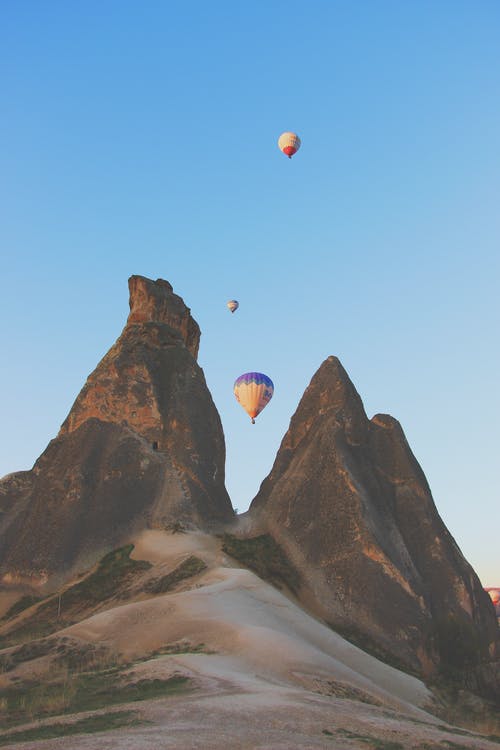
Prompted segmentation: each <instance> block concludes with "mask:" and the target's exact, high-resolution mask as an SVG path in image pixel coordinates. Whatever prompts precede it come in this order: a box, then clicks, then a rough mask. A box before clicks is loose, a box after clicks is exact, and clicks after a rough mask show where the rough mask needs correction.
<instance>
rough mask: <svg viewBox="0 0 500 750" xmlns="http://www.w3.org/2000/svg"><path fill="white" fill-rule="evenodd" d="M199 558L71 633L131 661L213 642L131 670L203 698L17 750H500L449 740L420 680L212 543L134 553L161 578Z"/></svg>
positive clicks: (156, 538) (162, 541)
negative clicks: (191, 570)
mask: <svg viewBox="0 0 500 750" xmlns="http://www.w3.org/2000/svg"><path fill="white" fill-rule="evenodd" d="M190 554H196V555H197V556H198V557H200V558H202V559H203V560H204V561H205V562H206V563H207V565H208V570H207V571H206V572H205V573H204V574H203V575H201V576H198V577H197V578H196V580H195V582H194V583H193V581H192V580H191V581H188V582H185V583H184V585H183V586H181V587H179V588H178V589H177V591H175V592H174V593H168V594H164V595H161V596H156V597H152V598H148V599H146V598H145V599H142V600H141V601H134V602H132V603H127V604H124V605H121V606H117V607H115V608H113V609H109V610H106V611H104V612H102V613H99V614H97V615H95V616H93V617H91V618H89V619H87V620H84V621H83V622H81V623H78V624H77V625H74V626H72V627H70V628H67V629H66V631H62V632H65V633H66V634H72V635H74V636H77V637H78V638H81V639H84V640H85V641H90V642H104V643H105V644H107V645H108V646H109V647H110V648H111V649H113V650H116V652H119V653H120V654H121V655H122V656H123V657H124V658H125V659H126V660H134V659H138V658H143V659H144V657H146V656H147V655H150V654H151V653H152V652H153V651H155V650H156V649H159V648H161V647H163V646H165V645H167V644H172V643H176V642H179V641H183V642H189V643H190V644H191V645H192V646H197V645H199V644H204V653H182V654H177V655H175V656H173V655H168V656H161V657H157V658H154V659H149V660H146V661H142V662H141V663H138V664H137V665H135V666H134V667H133V671H134V673H135V674H136V675H137V676H138V678H141V677H144V676H148V677H167V676H169V675H171V674H173V673H175V672H180V673H183V674H186V675H188V676H190V677H191V678H192V680H193V683H194V685H195V687H196V690H195V691H194V692H192V693H190V694H188V695H187V696H175V697H171V698H167V699H158V700H155V701H148V702H145V703H140V704H132V706H131V707H133V708H134V709H136V710H139V711H140V712H141V715H142V716H143V717H144V718H145V719H148V720H149V721H151V722H152V724H151V725H146V726H144V727H139V728H137V729H133V730H128V731H126V730H117V731H114V732H111V733H103V734H100V735H89V736H83V735H82V736H75V737H71V738H68V740H65V739H64V738H63V739H60V740H47V741H46V742H43V743H42V742H39V743H24V744H22V745H16V747H18V748H26V749H28V748H62V747H70V748H72V750H73V749H74V750H79V749H80V748H82V749H83V748H92V749H94V748H103V749H106V748H115V747H116V748H133V749H134V750H142V749H143V748H144V749H145V748H155V749H156V748H183V749H187V748H207V749H210V748H214V749H215V748H224V749H226V748H227V749H228V750H230V749H232V748H235V750H238V749H241V750H243V749H247V748H248V750H250V748H259V749H260V750H271V748H272V750H279V749H281V748H282V749H283V750H284V749H285V748H286V749H287V750H289V749H290V748H318V747H319V748H332V747H333V748H364V750H366V749H367V748H369V747H376V745H374V744H370V742H369V738H372V740H373V739H374V738H379V739H380V738H385V740H387V741H391V742H399V743H400V747H404V748H406V747H408V748H411V747H415V748H417V747H418V746H419V744H420V746H422V743H428V744H427V746H428V747H429V748H430V747H435V748H443V749H444V748H449V747H450V745H446V744H442V743H443V742H444V741H445V740H446V739H448V740H449V741H450V742H451V741H453V742H455V744H456V746H457V747H462V748H465V747H471V748H472V747H475V748H488V747H492V748H493V747H496V748H498V745H494V744H492V743H489V742H487V741H486V740H484V739H475V738H474V737H473V736H472V735H471V736H468V737H465V736H464V735H463V734H462V735H459V736H457V735H454V734H453V733H451V734H447V732H446V731H445V729H446V728H445V727H444V726H443V725H444V722H442V721H440V720H438V719H436V718H435V717H434V716H432V715H430V714H429V713H427V712H426V711H425V706H426V705H430V702H431V699H432V696H431V694H430V693H429V691H428V689H427V688H426V687H425V685H424V684H423V683H422V682H421V681H419V680H417V679H415V678H414V677H411V676H409V675H407V674H404V673H402V672H399V671H398V670H396V669H393V668H392V667H389V666H387V665H385V664H383V663H382V662H380V661H378V660H377V659H375V658H373V657H372V656H369V655H368V654H366V653H364V652H363V651H361V650H360V649H358V648H356V647H355V646H353V645H352V644H350V643H348V642H347V641H345V640H344V639H343V638H341V637H340V636H339V635H337V634H336V633H334V632H332V631H331V630H330V629H329V628H327V627H326V626H325V625H323V624H322V623H320V622H318V621H317V620H315V619H314V618H312V617H310V616H309V615H308V614H306V613H305V612H304V611H303V610H302V609H300V608H299V607H298V606H297V605H296V604H295V603H294V602H293V601H292V600H291V599H289V598H287V597H286V596H284V595H283V594H282V593H280V592H279V591H277V590H276V589H274V588H273V587H272V586H270V585H268V584H267V583H265V582H264V581H262V580H261V579H259V578H258V577H257V576H256V575H254V574H253V573H251V572H250V571H248V570H245V569H240V568H238V567H237V566H236V563H235V562H234V561H231V560H229V559H227V558H226V557H225V556H224V554H223V553H221V551H220V545H219V542H218V540H217V539H215V538H214V537H210V536H207V535H204V534H201V533H193V534H176V535H172V534H168V533H166V532H159V531H151V532H145V533H144V534H142V536H141V537H140V538H139V539H138V540H137V543H136V548H135V550H134V557H135V558H136V559H147V560H150V561H151V562H152V563H154V564H155V566H157V567H158V569H159V570H160V571H161V570H163V569H165V570H168V569H172V568H173V567H174V566H175V565H178V564H179V563H180V562H181V561H182V560H183V559H185V558H186V557H188V556H189V555H190ZM183 588H184V590H182V589H183ZM450 729H451V728H450ZM451 731H452V730H451ZM349 734H350V735H351V736H349ZM354 735H356V736H354ZM363 738H364V739H363ZM429 743H430V744H429ZM379 747H380V745H379ZM393 747H397V746H393Z"/></svg>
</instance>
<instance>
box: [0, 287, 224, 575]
mask: <svg viewBox="0 0 500 750" xmlns="http://www.w3.org/2000/svg"><path fill="white" fill-rule="evenodd" d="M129 289H130V315H129V317H128V321H127V324H126V326H125V328H124V330H123V332H122V334H121V336H120V337H119V339H118V340H117V341H116V343H115V344H114V345H113V346H112V347H111V349H110V350H109V351H108V353H107V354H106V355H105V356H104V358H103V359H102V360H101V362H100V363H99V364H98V365H97V367H96V369H95V370H94V372H93V373H92V374H91V375H90V376H89V378H88V379H87V382H86V383H85V385H84V387H83V388H82V390H81V392H80V394H79V395H78V397H77V399H76V401H75V403H74V404H73V407H72V408H71V411H70V413H69V415H68V417H67V418H66V420H65V421H64V423H63V425H62V427H61V430H60V432H59V435H58V436H57V438H56V439H54V440H52V442H51V443H50V444H49V446H48V447H47V449H46V450H45V452H44V453H43V454H42V456H40V458H39V459H38V460H37V462H36V463H35V466H34V467H33V469H32V470H31V471H29V472H19V473H17V474H13V475H10V476H8V477H6V478H5V479H4V480H2V481H1V482H0V581H3V582H4V583H9V582H21V581H26V582H31V583H43V582H44V581H45V580H47V579H48V578H49V579H50V577H51V576H53V574H54V573H55V572H57V573H58V574H59V575H63V574H64V572H65V571H69V570H71V569H72V568H74V566H75V565H77V564H78V565H80V564H84V563H89V562H90V563H91V562H93V561H94V560H95V558H96V556H98V555H99V554H101V553H102V552H103V551H105V550H107V549H109V548H110V547H112V546H116V545H118V544H120V543H121V542H122V541H123V540H125V539H127V538H129V537H130V534H132V533H133V532H134V531H136V530H139V529H141V528H146V527H158V526H160V527H161V526H166V525H169V524H172V523H176V522H181V523H183V524H185V525H191V526H197V527H201V528H207V529H208V528H213V527H216V526H217V524H219V523H221V522H224V521H227V520H230V519H232V518H233V515H234V514H233V510H232V507H231V503H230V500H229V497H228V495H227V492H226V489H225V485H224V464H225V444H224V435H223V431H222V425H221V422H220V418H219V415H218V412H217V410H216V408H215V405H214V403H213V401H212V397H211V395H210V393H209V391H208V388H207V385H206V382H205V378H204V375H203V371H202V369H201V368H200V367H199V365H198V364H197V361H196V357H197V353H198V346H199V340H200V330H199V327H198V324H197V323H196V322H195V320H194V319H193V318H192V317H191V314H190V311H189V308H188V307H186V305H185V304H184V302H183V300H182V299H181V298H180V297H179V296H177V295H176V294H174V292H173V289H172V287H171V285H170V284H169V283H168V282H167V281H163V280H161V279H159V280H157V281H151V280H149V279H146V278H144V277H142V276H132V277H131V278H130V279H129Z"/></svg>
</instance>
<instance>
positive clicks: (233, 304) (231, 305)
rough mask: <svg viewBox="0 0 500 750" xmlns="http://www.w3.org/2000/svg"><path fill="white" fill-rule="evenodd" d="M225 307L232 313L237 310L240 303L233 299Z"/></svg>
mask: <svg viewBox="0 0 500 750" xmlns="http://www.w3.org/2000/svg"><path fill="white" fill-rule="evenodd" d="M227 306H228V308H229V309H230V310H231V312H232V313H234V311H235V310H237V309H238V307H239V306H240V303H239V302H238V301H237V300H235V299H230V300H229V302H228V303H227Z"/></svg>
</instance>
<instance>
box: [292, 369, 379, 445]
mask: <svg viewBox="0 0 500 750" xmlns="http://www.w3.org/2000/svg"><path fill="white" fill-rule="evenodd" d="M325 415H328V416H334V415H335V416H336V418H337V420H339V421H341V422H342V423H343V424H344V427H345V428H346V433H347V435H348V436H349V437H350V438H351V439H352V440H353V441H354V442H358V441H359V440H362V439H363V438H364V435H365V433H366V430H367V427H368V419H367V416H366V413H365V410H364V408H363V402H362V401H361V398H360V396H359V394H358V392H357V391H356V389H355V387H354V385H353V384H352V382H351V380H350V378H349V375H348V374H347V372H346V371H345V370H344V368H343V366H342V364H341V362H340V360H339V359H338V358H337V357H334V356H330V357H328V358H327V359H325V361H324V362H323V363H322V365H321V366H320V367H319V369H318V370H317V372H316V373H315V375H314V376H313V378H312V380H311V382H310V384H309V386H308V387H307V388H306V391H305V393H304V395H303V396H302V399H301V401H300V404H299V407H298V409H297V411H296V412H295V414H294V416H293V417H292V419H291V422H290V430H289V434H290V433H292V434H293V433H294V432H295V431H297V432H298V433H302V430H301V429H300V427H299V425H310V424H312V423H313V422H314V421H315V420H316V418H318V417H323V416H325ZM292 442H295V441H294V440H293V441H292Z"/></svg>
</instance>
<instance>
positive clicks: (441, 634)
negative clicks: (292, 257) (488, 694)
mask: <svg viewBox="0 0 500 750" xmlns="http://www.w3.org/2000/svg"><path fill="white" fill-rule="evenodd" d="M248 516H249V518H250V520H251V522H252V526H253V528H254V529H259V530H266V531H268V532H270V533H271V534H272V535H273V536H274V537H275V539H276V540H277V541H278V542H279V543H280V544H281V545H282V546H283V547H284V548H285V549H286V550H287V552H288V554H289V556H290V558H291V559H292V560H293V562H294V563H295V564H296V565H297V567H298V568H299V570H300V571H301V573H302V576H303V586H302V589H301V593H300V597H301V599H302V601H303V603H304V604H305V605H306V606H307V607H309V608H311V609H313V610H315V611H316V612H317V613H318V614H319V615H320V616H322V617H323V618H325V619H326V620H327V621H328V622H330V623H331V624H332V625H333V626H334V627H335V628H336V629H338V630H340V632H345V633H347V634H349V636H350V637H352V638H353V639H354V640H355V641H357V642H358V643H359V644H360V645H362V646H363V645H364V646H366V647H368V648H371V649H372V650H375V651H377V652H378V653H380V654H382V655H384V656H385V657H386V658H387V657H389V658H391V659H393V660H394V661H395V662H396V663H399V664H401V665H404V666H405V667H406V668H410V669H413V670H415V671H416V672H418V673H419V674H424V675H425V674H430V673H432V672H433V671H434V670H435V669H436V668H437V666H438V665H440V666H441V667H444V668H445V669H446V668H448V667H449V669H455V668H457V669H467V668H469V667H472V666H473V665H477V664H478V663H479V662H480V661H481V659H483V658H484V659H486V658H488V656H489V655H491V653H492V652H493V649H494V648H495V645H494V644H495V641H496V639H497V638H498V630H497V627H496V623H495V621H494V616H493V609H492V607H491V603H490V602H489V601H488V597H487V594H486V593H485V592H484V591H483V589H482V587H481V584H480V582H479V580H478V578H477V576H476V574H475V573H474V571H473V570H472V568H471V566H470V565H469V564H468V563H467V561H466V560H465V559H464V557H463V555H462V554H461V552H460V550H459V548H458V546H457V545H456V543H455V541H454V540H453V538H452V536H451V535H450V534H449V532H448V530H447V529H446V527H445V525H444V523H443V521H442V520H441V518H440V516H439V514H438V512H437V510H436V507H435V505H434V502H433V499H432V496H431V493H430V490H429V487H428V485H427V482H426V479H425V476H424V474H423V472H422V470H421V468H420V466H419V464H418V462H417V461H416V459H415V457H414V456H413V454H412V452H411V450H410V448H409V446H408V443H407V441H406V439H405V436H404V434H403V431H402V429H401V426H400V425H399V423H398V422H397V421H396V420H395V419H393V418H392V417H390V416H387V415H382V414H378V415H376V416H375V417H373V419H371V420H369V419H368V418H367V416H366V414H365V411H364V408H363V404H362V402H361V399H360V397H359V395H358V394H357V392H356V390H355V388H354V386H353V384H352V383H351V381H350V380H349V377H348V376H347V373H346V372H345V370H344V368H343V367H342V365H341V363H340V362H339V360H338V359H337V358H335V357H329V358H328V359H327V360H326V361H325V362H324V363H323V364H322V366H321V367H320V369H319V370H318V372H317V373H316V374H315V376H314V377H313V379H312V381H311V383H310V385H309V387H308V388H307V390H306V392H305V393H304V396H303V398H302V400H301V402H300V404H299V407H298V409H297V411H296V413H295V414H294V416H293V417H292V419H291V422H290V428H289V430H288V432H287V434H286V435H285V437H284V439H283V441H282V444H281V447H280V449H279V451H278V455H277V457H276V460H275V463H274V466H273V468H272V470H271V473H270V474H269V476H268V477H267V478H266V479H265V480H264V482H263V483H262V485H261V488H260V491H259V493H258V495H257V496H256V498H255V499H254V501H253V502H252V505H251V507H250V511H249V514H248Z"/></svg>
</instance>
